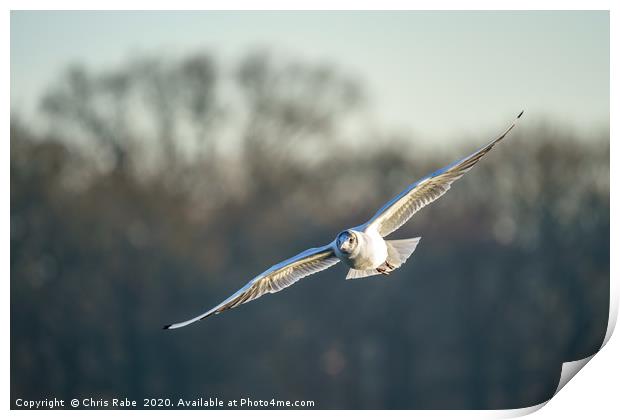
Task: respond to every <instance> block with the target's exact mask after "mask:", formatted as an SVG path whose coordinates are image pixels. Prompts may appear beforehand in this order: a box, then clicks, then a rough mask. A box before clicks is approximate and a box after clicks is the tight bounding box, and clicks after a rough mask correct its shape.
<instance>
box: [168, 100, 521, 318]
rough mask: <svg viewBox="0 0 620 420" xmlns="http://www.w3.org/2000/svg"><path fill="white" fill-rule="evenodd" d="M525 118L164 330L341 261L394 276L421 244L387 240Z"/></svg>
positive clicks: (356, 274)
mask: <svg viewBox="0 0 620 420" xmlns="http://www.w3.org/2000/svg"><path fill="white" fill-rule="evenodd" d="M521 115H523V111H522V112H521V113H520V114H519V115H518V116H517V118H516V119H515V120H514V121H513V122H512V124H510V126H509V127H508V128H507V129H506V130H505V131H504V132H503V133H502V134H500V135H499V136H498V137H497V138H496V139H494V140H493V141H491V142H490V143H488V144H487V145H486V146H484V147H482V148H480V149H478V150H477V151H475V152H474V153H472V154H470V155H469V156H467V157H465V158H463V159H460V160H458V161H456V162H454V163H452V164H450V165H448V166H446V167H444V168H442V169H439V170H437V171H435V172H433V173H431V174H429V175H427V176H425V177H424V178H422V179H420V180H418V181H417V182H415V183H413V184H411V185H410V186H409V187H407V188H406V189H405V190H404V191H402V192H401V193H400V194H398V195H397V196H396V197H394V198H393V199H392V200H390V201H389V202H387V203H386V204H385V205H384V206H383V207H381V209H379V211H378V212H377V213H376V214H375V215H374V216H373V217H372V218H371V219H370V220H369V221H368V222H367V223H365V224H363V225H361V226H357V227H354V228H351V229H347V230H345V231H343V232H341V233H340V234H338V235H337V236H336V239H334V241H332V242H331V243H330V244H328V245H325V246H323V247H319V248H311V249H308V250H306V251H304V252H302V253H300V254H298V255H296V256H294V257H292V258H289V259H288V260H286V261H283V262H281V263H279V264H276V265H274V266H273V267H271V268H269V269H268V270H267V271H265V272H263V273H262V274H259V275H258V276H256V277H255V278H253V279H252V280H250V282H249V283H248V284H246V285H245V286H244V287H243V288H241V289H240V290H239V291H237V292H236V293H235V294H234V295H232V296H231V297H229V298H228V299H226V300H225V301H223V302H222V303H220V304H219V305H217V306H216V307H214V308H212V309H210V310H209V311H207V312H205V313H203V314H201V315H198V316H197V317H195V318H192V319H190V320H187V321H184V322H179V323H177V324H171V325H166V326H165V327H164V329H175V328H181V327H184V326H186V325H189V324H191V323H193V322H196V321H199V320H201V319H204V318H206V317H208V316H210V315H213V314H219V313H221V312H223V311H225V310H227V309H231V308H235V307H237V306H239V305H241V304H243V303H246V302H249V301H251V300H254V299H256V298H258V297H260V296H262V295H264V294H265V293H276V292H279V291H280V290H282V289H284V288H286V287H288V286H290V285H292V284H293V283H296V282H297V281H298V280H300V279H302V278H304V277H306V276H309V275H311V274H314V273H318V272H319V271H322V270H325V269H327V268H329V267H331V266H333V265H335V264H336V263H338V262H339V261H342V262H343V263H345V264H346V265H347V266H349V267H350V270H349V272H348V274H347V279H355V278H361V277H368V276H373V275H377V274H389V273H390V272H391V271H393V270H395V269H396V268H398V267H400V266H401V265H402V264H404V263H405V261H407V259H408V258H409V257H410V256H411V254H412V253H413V251H415V249H416V247H417V245H418V243H419V241H420V239H421V238H410V239H399V240H385V239H383V238H384V237H386V236H388V235H389V234H390V233H392V232H394V231H395V230H397V229H398V228H399V227H401V226H402V225H403V224H404V223H406V222H407V221H408V220H409V219H410V218H411V217H412V216H413V215H414V214H415V213H416V212H417V211H419V210H420V209H421V208H422V207H424V206H426V205H427V204H430V203H432V202H433V201H435V200H436V199H437V198H439V197H441V196H442V195H443V194H445V193H446V192H447V191H448V190H449V189H450V186H451V185H452V183H453V182H454V181H456V180H457V179H459V178H461V177H462V176H463V175H464V174H465V173H466V172H467V171H469V170H470V169H471V168H472V167H473V166H474V165H475V164H476V163H478V161H479V160H480V159H481V158H482V157H483V156H484V155H485V154H487V153H488V152H489V151H490V150H491V149H492V148H493V146H495V145H496V144H497V143H498V142H499V141H500V140H502V139H503V138H504V137H505V136H506V135H507V134H508V133H509V132H510V130H512V129H513V127H514V126H515V124H516V122H517V120H518V119H519V118H520V117H521Z"/></svg>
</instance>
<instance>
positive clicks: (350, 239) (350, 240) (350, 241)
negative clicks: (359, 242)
mask: <svg viewBox="0 0 620 420" xmlns="http://www.w3.org/2000/svg"><path fill="white" fill-rule="evenodd" d="M349 243H350V244H352V243H353V236H351V237H349Z"/></svg>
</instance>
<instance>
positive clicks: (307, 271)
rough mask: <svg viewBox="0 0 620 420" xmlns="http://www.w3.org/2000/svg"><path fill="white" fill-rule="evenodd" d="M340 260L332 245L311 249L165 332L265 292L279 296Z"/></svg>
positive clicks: (233, 306)
mask: <svg viewBox="0 0 620 420" xmlns="http://www.w3.org/2000/svg"><path fill="white" fill-rule="evenodd" d="M338 261H340V260H339V259H338V257H336V255H335V254H334V251H333V248H332V244H329V245H325V246H323V247H320V248H311V249H308V250H306V251H304V252H302V253H300V254H298V255H296V256H294V257H292V258H289V259H288V260H286V261H283V262H281V263H279V264H276V265H274V266H273V267H271V268H270V269H269V270H267V271H265V272H264V273H262V274H260V275H258V276H256V277H255V278H253V279H252V280H250V282H249V283H248V284H246V285H245V286H244V287H243V288H241V289H240V290H239V291H237V293H235V294H234V295H232V296H231V297H229V298H228V299H226V300H225V301H224V302H222V303H220V304H219V305H217V306H216V307H215V308H213V309H210V310H209V311H207V312H205V313H203V314H201V315H198V316H197V317H195V318H192V319H190V320H187V321H184V322H179V323H177V324H171V325H166V326H165V327H164V329H166V330H167V329H171V330H172V329H175V328H181V327H184V326H186V325H189V324H191V323H193V322H196V321H200V320H201V319H205V318H206V317H208V316H210V315H213V314H219V313H221V312H223V311H225V310H227V309H232V308H235V307H237V306H239V305H242V304H244V303H246V302H249V301H251V300H254V299H256V298H258V297H261V296H262V295H264V294H265V293H276V292H279V291H280V290H282V289H284V288H286V287H288V286H290V285H292V284H293V283H296V282H297V281H298V280H300V279H302V278H304V277H306V276H309V275H311V274H314V273H318V272H319V271H323V270H325V269H327V268H329V267H331V266H332V265H334V264H336V263H337V262H338Z"/></svg>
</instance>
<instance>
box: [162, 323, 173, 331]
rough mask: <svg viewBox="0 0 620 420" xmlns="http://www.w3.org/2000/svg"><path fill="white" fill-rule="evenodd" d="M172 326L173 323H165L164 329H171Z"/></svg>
mask: <svg viewBox="0 0 620 420" xmlns="http://www.w3.org/2000/svg"><path fill="white" fill-rule="evenodd" d="M170 327H172V324H168V325H164V328H163V329H164V330H169V329H170Z"/></svg>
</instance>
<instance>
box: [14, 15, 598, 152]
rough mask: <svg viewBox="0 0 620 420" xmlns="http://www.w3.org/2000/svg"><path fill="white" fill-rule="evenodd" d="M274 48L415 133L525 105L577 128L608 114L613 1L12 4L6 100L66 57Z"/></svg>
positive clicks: (25, 94)
mask: <svg viewBox="0 0 620 420" xmlns="http://www.w3.org/2000/svg"><path fill="white" fill-rule="evenodd" d="M260 47H267V48H269V49H270V50H272V51H274V52H276V53H278V52H280V53H283V54H284V55H288V56H294V57H300V58H302V59H304V60H312V61H316V62H328V63H331V64H334V65H336V66H337V67H338V68H339V69H341V70H342V71H345V72H347V73H350V74H352V75H354V76H356V77H357V78H359V79H360V80H361V81H363V82H364V85H365V87H366V88H367V91H368V93H369V98H370V101H369V102H370V104H371V105H372V107H371V114H372V115H375V116H376V120H377V122H378V123H380V124H381V125H382V126H383V127H386V128H390V129H395V130H397V131H401V132H404V133H413V134H417V135H418V136H416V137H417V138H426V139H428V140H430V141H432V140H442V141H443V140H447V139H451V138H454V139H456V140H458V138H461V137H463V136H472V135H478V134H481V133H485V134H488V133H489V132H490V131H489V130H496V129H497V128H498V126H502V125H503V124H505V123H506V122H507V118H511V117H512V116H513V115H514V114H516V113H517V112H518V111H520V110H521V108H525V110H526V116H527V117H528V119H529V121H530V122H531V123H536V122H539V121H543V120H545V119H547V118H549V119H552V120H553V121H555V122H560V123H566V124H568V126H569V127H570V128H572V129H575V130H576V131H578V132H581V133H588V132H591V131H592V130H598V129H599V128H600V127H606V126H608V125H609V14H608V13H607V12H595V11H590V12H582V11H578V12H526V11H524V12H169V11H165V12H94V11H93V12H63V11H57V12H12V14H11V105H12V108H13V109H14V110H17V111H19V112H20V113H22V114H25V115H27V116H31V115H33V114H32V113H33V112H35V109H36V104H37V101H38V97H39V95H40V94H41V92H42V90H43V89H44V87H46V86H48V85H49V84H50V83H51V82H52V81H53V80H55V79H56V78H57V77H58V75H59V74H60V73H61V71H62V70H63V69H64V68H66V67H67V66H68V65H69V64H71V63H76V62H80V63H84V64H86V65H87V66H88V67H89V68H91V69H98V68H99V69H108V68H112V67H114V66H115V65H116V64H120V63H122V62H124V61H125V60H126V59H127V58H128V57H129V56H130V55H131V54H133V53H136V52H146V53H156V54H158V53H166V54H168V53H174V54H183V53H184V52H192V51H196V50H197V49H200V48H207V49H209V50H210V51H213V52H214V53H216V54H217V55H218V56H220V57H221V58H222V59H223V60H225V61H227V62H230V63H232V62H234V60H235V59H236V58H238V57H241V56H242V55H243V54H244V53H246V52H248V51H249V50H252V49H254V48H260Z"/></svg>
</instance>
